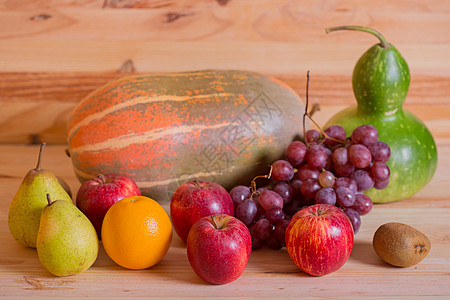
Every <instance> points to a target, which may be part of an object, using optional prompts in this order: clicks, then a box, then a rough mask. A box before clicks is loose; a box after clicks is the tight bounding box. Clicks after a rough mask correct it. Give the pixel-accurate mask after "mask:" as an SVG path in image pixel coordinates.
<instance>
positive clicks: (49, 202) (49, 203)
mask: <svg viewBox="0 0 450 300" xmlns="http://www.w3.org/2000/svg"><path fill="white" fill-rule="evenodd" d="M47 201H48V205H52V203H53V202H52V199H50V194H48V193H47Z"/></svg>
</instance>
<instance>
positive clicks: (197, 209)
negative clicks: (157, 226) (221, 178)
mask: <svg viewBox="0 0 450 300" xmlns="http://www.w3.org/2000/svg"><path fill="white" fill-rule="evenodd" d="M218 214H227V215H230V216H234V204H233V200H232V199H231V196H230V194H229V193H228V192H227V190H226V189H225V188H224V187H222V186H221V185H219V184H217V183H214V182H209V181H200V180H194V181H188V182H185V183H183V184H182V185H180V186H179V187H178V188H177V189H176V191H175V193H174V194H173V195H172V199H171V201H170V217H171V218H172V224H173V228H174V229H175V232H176V233H177V234H178V236H179V237H180V238H181V239H182V240H183V242H184V243H186V240H187V236H188V233H189V230H190V229H191V226H192V225H194V223H195V222H197V221H198V220H199V219H200V218H202V217H207V216H211V215H218Z"/></svg>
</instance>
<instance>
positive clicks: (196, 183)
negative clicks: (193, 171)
mask: <svg viewBox="0 0 450 300" xmlns="http://www.w3.org/2000/svg"><path fill="white" fill-rule="evenodd" d="M194 184H195V185H196V186H200V182H198V179H197V178H195V179H194Z"/></svg>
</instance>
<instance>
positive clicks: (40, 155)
mask: <svg viewBox="0 0 450 300" xmlns="http://www.w3.org/2000/svg"><path fill="white" fill-rule="evenodd" d="M45 145H46V143H42V144H41V147H40V149H39V156H38V161H37V165H36V171H40V170H41V159H42V153H43V152H44V148H45Z"/></svg>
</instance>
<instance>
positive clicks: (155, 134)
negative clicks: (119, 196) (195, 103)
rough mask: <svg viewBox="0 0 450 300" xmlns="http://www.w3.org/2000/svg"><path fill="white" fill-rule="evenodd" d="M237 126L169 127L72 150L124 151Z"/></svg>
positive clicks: (78, 151) (79, 151) (225, 124)
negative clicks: (164, 139) (177, 135)
mask: <svg viewBox="0 0 450 300" xmlns="http://www.w3.org/2000/svg"><path fill="white" fill-rule="evenodd" d="M231 124H235V123H233V122H227V123H221V124H217V125H212V126H211V125H192V126H178V127H167V128H166V129H161V128H158V129H155V130H151V131H147V132H145V133H143V134H142V133H141V134H138V135H137V134H129V135H126V136H120V137H116V138H112V139H108V140H106V141H103V142H100V143H96V144H86V145H83V146H79V147H76V148H72V150H71V154H72V155H74V154H77V153H85V152H100V151H105V150H108V151H112V150H117V149H123V148H126V147H129V146H131V145H135V144H145V143H146V142H148V141H152V140H157V139H160V138H162V137H164V136H167V135H175V134H186V133H191V132H194V131H201V130H213V129H216V128H221V127H223V128H226V127H227V126H229V125H231Z"/></svg>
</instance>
